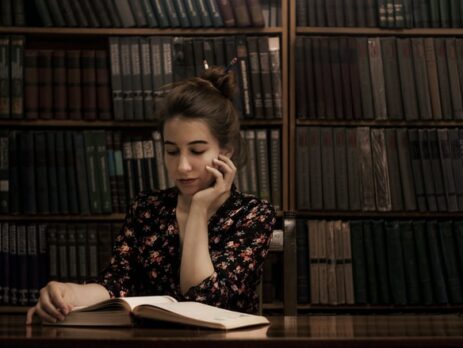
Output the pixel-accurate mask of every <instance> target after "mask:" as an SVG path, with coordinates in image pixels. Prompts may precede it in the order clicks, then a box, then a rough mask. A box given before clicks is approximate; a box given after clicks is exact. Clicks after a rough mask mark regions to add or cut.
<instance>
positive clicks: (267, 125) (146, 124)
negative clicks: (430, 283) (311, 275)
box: [0, 0, 289, 313]
mask: <svg viewBox="0 0 463 348" xmlns="http://www.w3.org/2000/svg"><path fill="white" fill-rule="evenodd" d="M243 3H245V2H244V1H243ZM266 3H267V4H269V2H266ZM273 3H279V10H278V11H279V16H280V17H281V19H280V21H281V22H280V23H281V25H280V26H265V27H247V28H238V27H222V28H169V27H168V28H162V29H161V28H137V27H135V28H79V27H72V28H71V27H42V26H37V25H35V24H34V25H32V26H27V25H26V26H1V25H0V36H22V37H24V39H25V46H24V47H25V49H26V50H28V49H29V50H72V49H78V50H79V49H81V50H84V49H88V50H97V49H102V50H105V51H106V52H108V53H109V46H110V44H109V38H110V37H124V38H133V37H141V38H148V37H153V36H155V37H169V38H173V37H176V36H179V37H191V38H199V37H201V38H212V37H214V38H215V37H224V38H226V37H232V36H235V37H237V36H243V37H249V36H255V37H262V36H267V37H270V36H277V37H279V40H280V62H281V66H280V72H281V75H280V78H281V86H282V90H281V93H282V95H281V102H282V105H281V108H282V117H281V118H275V119H254V118H251V119H243V120H242V128H243V129H249V130H256V131H257V130H259V129H269V130H270V129H277V130H279V131H280V134H281V138H280V140H281V144H280V151H281V164H280V170H281V192H282V194H281V206H280V209H279V210H278V212H277V218H278V220H279V222H278V223H277V225H281V224H282V223H281V221H282V219H283V212H284V211H285V210H287V209H288V207H289V195H288V194H285V192H288V189H289V180H288V178H289V169H288V168H289V161H288V157H287V155H286V154H287V153H288V151H289V147H288V119H289V118H288V107H289V103H288V93H289V91H288V88H287V86H288V81H289V80H288V74H287V70H288V68H287V66H288V58H289V52H288V50H287V49H286V47H287V46H288V38H289V36H288V31H287V27H288V18H289V16H288V6H289V5H288V1H287V0H281V1H278V2H275V1H273ZM268 6H270V5H268ZM272 6H273V5H272ZM26 10H27V9H26ZM34 23H35V21H34ZM26 24H27V23H26ZM108 59H109V60H110V58H108ZM108 64H109V63H108ZM0 128H1V129H2V130H3V129H4V130H11V131H17V132H23V131H24V132H29V131H31V132H48V131H53V132H54V131H57V132H61V131H64V132H68V131H69V132H70V131H72V132H86V131H93V130H102V131H109V132H116V131H117V132H124V131H126V130H127V131H128V132H134V133H136V134H138V132H143V131H145V132H146V131H154V130H156V129H157V128H158V124H157V122H156V120H153V121H151V120H150V121H147V120H142V121H135V122H131V121H127V120H124V121H117V120H114V119H111V120H101V119H96V120H85V119H79V120H73V119H47V120H45V119H40V118H39V119H25V118H23V119H0ZM124 217H125V214H123V213H121V212H113V213H109V214H90V215H81V214H65V213H58V214H56V213H54V214H26V213H17V212H15V213H10V214H0V222H6V223H10V224H46V223H47V224H48V223H50V224H71V225H73V224H74V225H78V224H80V223H84V224H106V225H107V224H111V225H114V224H120V223H121V222H122V221H123V220H124ZM272 253H274V254H277V255H280V254H281V252H278V251H272ZM278 257H280V256H278ZM0 302H1V301H0ZM282 306H283V305H282V303H271V304H264V310H265V309H266V307H268V308H270V309H271V310H275V309H280V310H281V309H282ZM25 310H26V307H22V306H11V305H6V306H5V305H1V306H0V312H7V313H11V312H15V313H16V312H19V313H23V312H25Z"/></svg>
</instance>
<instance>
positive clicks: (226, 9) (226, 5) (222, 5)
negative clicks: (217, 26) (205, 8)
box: [217, 0, 236, 27]
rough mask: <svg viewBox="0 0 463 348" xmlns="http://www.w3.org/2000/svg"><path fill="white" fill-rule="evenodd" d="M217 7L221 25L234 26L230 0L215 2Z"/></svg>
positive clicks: (234, 21)
mask: <svg viewBox="0 0 463 348" xmlns="http://www.w3.org/2000/svg"><path fill="white" fill-rule="evenodd" d="M217 6H218V7H219V9H220V13H221V14H222V18H223V23H224V25H225V26H226V27H234V26H236V20H235V16H234V14H233V8H232V5H231V3H230V0H217Z"/></svg>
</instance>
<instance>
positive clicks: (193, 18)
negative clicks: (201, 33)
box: [184, 0, 202, 28]
mask: <svg viewBox="0 0 463 348" xmlns="http://www.w3.org/2000/svg"><path fill="white" fill-rule="evenodd" d="M184 3H185V10H186V13H187V14H188V18H189V19H190V23H191V26H192V27H193V28H197V27H201V26H202V22H201V16H200V14H199V10H198V7H197V4H196V1H194V0H188V1H184Z"/></svg>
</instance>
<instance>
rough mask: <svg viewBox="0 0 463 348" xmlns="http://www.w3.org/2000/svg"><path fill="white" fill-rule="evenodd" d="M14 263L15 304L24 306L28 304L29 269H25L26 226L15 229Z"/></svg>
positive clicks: (21, 225)
mask: <svg viewBox="0 0 463 348" xmlns="http://www.w3.org/2000/svg"><path fill="white" fill-rule="evenodd" d="M16 262H17V268H16V269H15V271H16V272H17V276H16V277H17V278H16V279H17V291H18V292H17V304H18V305H21V306H26V305H27V304H28V303H29V301H28V298H29V291H28V290H29V284H28V271H29V269H28V267H27V232H26V226H25V225H23V224H20V225H18V226H17V229H16ZM16 272H15V273H16Z"/></svg>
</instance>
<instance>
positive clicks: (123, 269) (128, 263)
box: [96, 197, 142, 298]
mask: <svg viewBox="0 0 463 348" xmlns="http://www.w3.org/2000/svg"><path fill="white" fill-rule="evenodd" d="M140 205H142V200H141V199H140V197H138V198H137V199H136V200H135V201H134V202H133V203H132V205H131V206H130V208H129V210H128V212H127V215H126V217H125V221H124V224H123V226H122V228H121V231H120V233H119V234H118V235H117V237H116V238H115V240H114V244H113V251H112V257H111V260H110V263H109V265H108V266H107V267H106V268H105V269H104V270H103V271H102V272H101V273H100V274H99V276H98V279H97V280H96V282H97V283H98V284H101V285H103V286H104V287H105V288H106V289H107V290H108V292H109V295H110V296H111V297H112V298H113V297H125V296H129V293H130V290H131V288H132V282H133V279H134V272H135V270H136V265H135V262H136V260H137V253H138V238H137V231H138V230H139V225H140V224H139V223H138V222H137V217H136V215H137V214H136V212H137V209H138V208H139V206H140Z"/></svg>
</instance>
